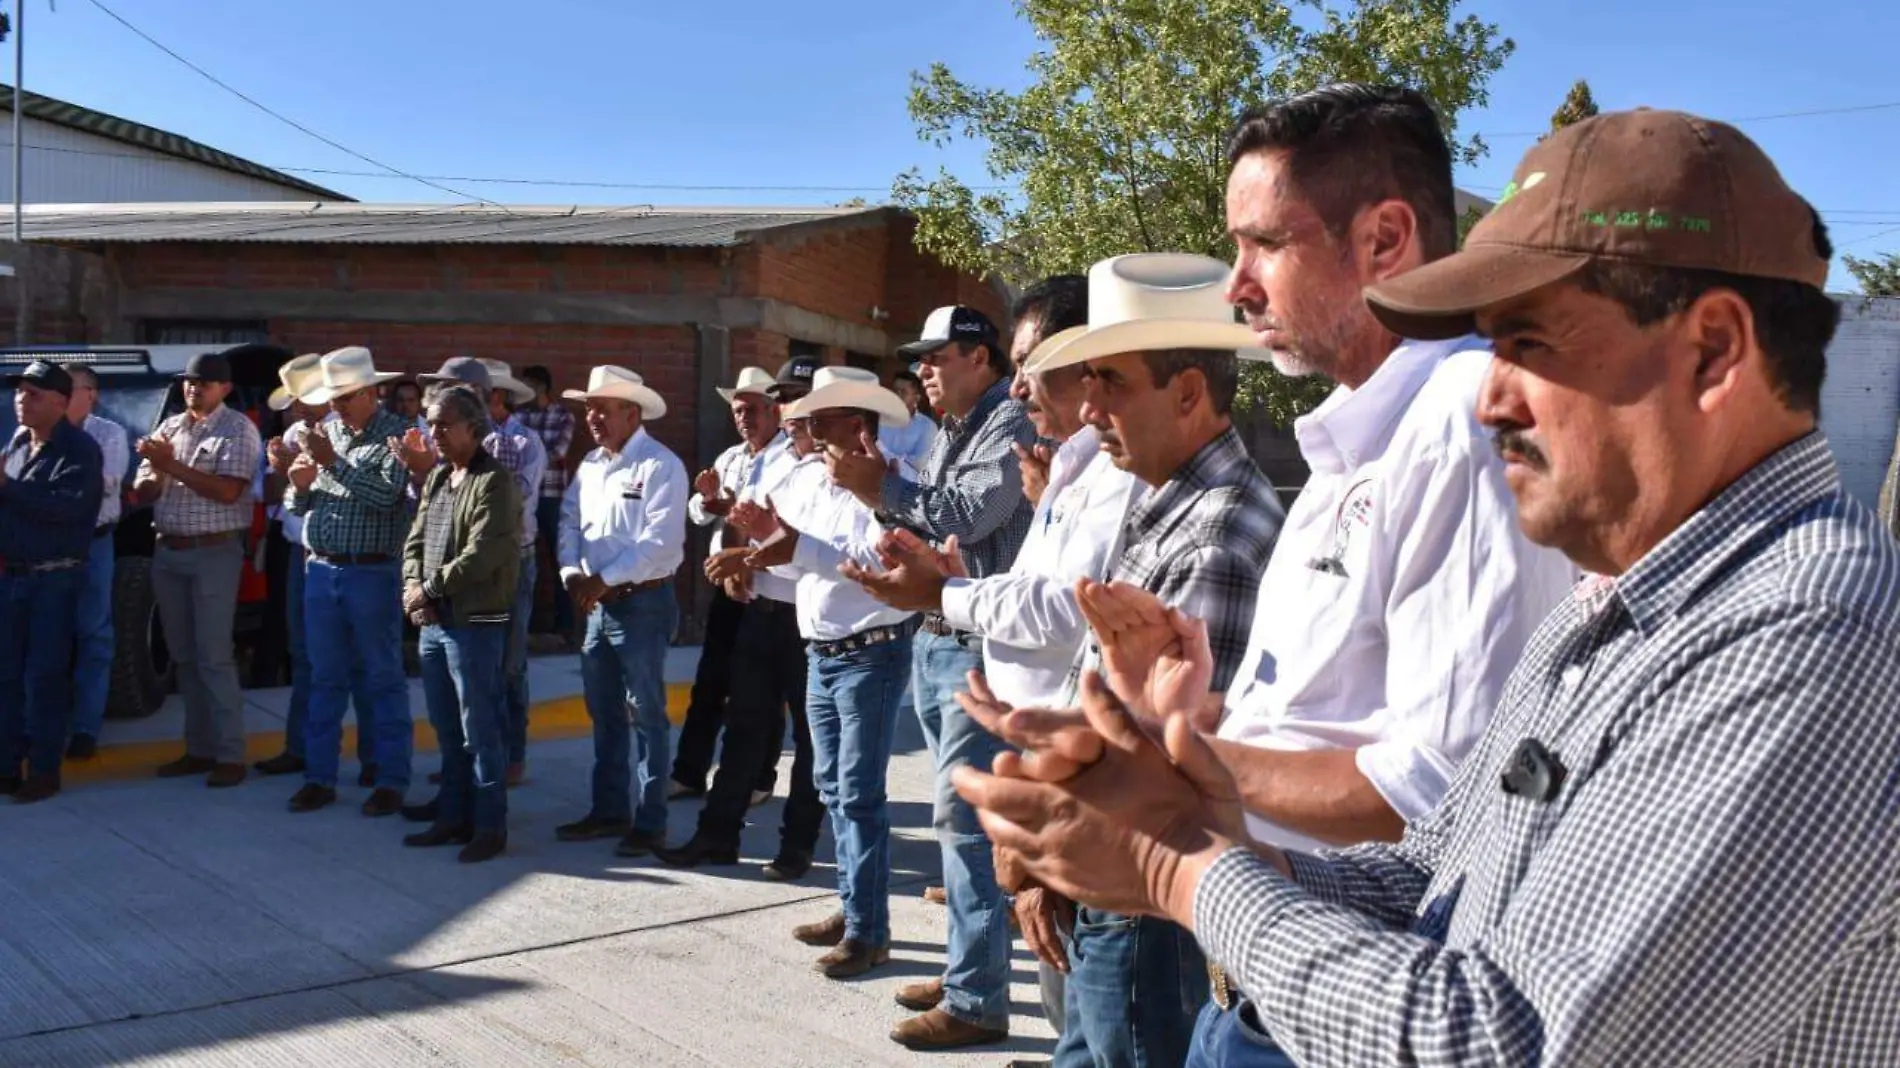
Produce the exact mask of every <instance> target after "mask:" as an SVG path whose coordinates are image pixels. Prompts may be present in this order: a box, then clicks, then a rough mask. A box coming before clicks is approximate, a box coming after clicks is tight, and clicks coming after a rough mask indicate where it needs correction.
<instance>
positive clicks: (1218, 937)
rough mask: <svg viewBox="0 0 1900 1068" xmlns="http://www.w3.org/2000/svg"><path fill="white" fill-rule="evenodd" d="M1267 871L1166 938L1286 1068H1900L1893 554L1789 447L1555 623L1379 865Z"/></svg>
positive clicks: (1828, 476)
mask: <svg viewBox="0 0 1900 1068" xmlns="http://www.w3.org/2000/svg"><path fill="white" fill-rule="evenodd" d="M1530 739H1535V740H1536V741H1538V742H1539V743H1541V744H1542V746H1544V747H1545V749H1546V750H1547V751H1548V752H1549V753H1550V754H1552V755H1553V756H1554V758H1555V763H1554V765H1553V764H1551V763H1549V762H1545V763H1544V764H1543V766H1544V767H1545V768H1546V769H1551V768H1561V769H1562V772H1561V775H1559V776H1557V777H1555V778H1554V780H1553V781H1554V783H1555V788H1554V791H1553V792H1552V793H1550V794H1548V795H1543V796H1540V795H1537V794H1535V793H1534V792H1528V791H1526V790H1525V789H1524V787H1523V783H1524V780H1523V779H1521V778H1518V779H1515V780H1507V779H1506V778H1505V777H1504V775H1505V772H1506V771H1508V770H1510V769H1511V768H1512V767H1513V764H1514V754H1518V753H1520V752H1521V747H1522V746H1523V745H1524V743H1525V742H1526V741H1527V740H1530ZM1519 766H1520V767H1521V766H1522V765H1521V764H1519ZM1511 782H1515V783H1516V786H1515V789H1510V790H1507V789H1506V784H1507V783H1511ZM1546 797H1547V798H1548V799H1546ZM1289 856H1290V859H1291V862H1292V865H1293V870H1294V875H1295V881H1294V882H1288V881H1287V880H1286V879H1284V878H1282V877H1280V876H1279V875H1278V874H1277V873H1275V872H1274V871H1273V869H1272V868H1270V867H1268V866H1267V865H1266V864H1265V863H1264V862H1263V861H1260V860H1258V859H1257V858H1255V857H1253V856H1252V855H1251V854H1249V853H1246V852H1245V851H1242V850H1238V849H1236V850H1233V851H1230V852H1229V853H1228V854H1226V855H1225V856H1223V857H1221V858H1220V859H1219V860H1218V861H1216V862H1215V864H1214V865H1213V866H1212V867H1211V868H1210V869H1209V870H1208V872H1207V873H1206V874H1205V876H1204V877H1203V878H1202V881H1201V884H1200V886H1199V888H1198V890H1197V892H1196V896H1195V903H1194V913H1195V928H1196V932H1197V934H1198V936H1199V938H1200V941H1201V943H1202V945H1203V946H1204V947H1205V948H1206V949H1207V951H1208V953H1209V955H1210V956H1212V957H1214V958H1215V959H1217V960H1219V961H1221V962H1222V963H1223V964H1225V965H1226V966H1227V967H1228V970H1229V971H1230V973H1231V974H1232V975H1233V976H1234V978H1235V981H1236V983H1237V985H1239V986H1240V987H1241V989H1243V990H1245V991H1246V992H1247V994H1248V995H1249V996H1250V997H1251V998H1252V999H1253V1000H1254V1002H1255V1005H1256V1011H1257V1012H1258V1013H1259V1017H1260V1021H1261V1023H1262V1025H1263V1026H1264V1027H1265V1028H1266V1029H1267V1030H1268V1031H1269V1032H1270V1033H1271V1034H1272V1036H1273V1037H1274V1039H1276V1040H1277V1041H1278V1042H1279V1043H1280V1044H1281V1045H1282V1046H1284V1047H1285V1048H1286V1050H1287V1051H1288V1052H1289V1053H1291V1054H1292V1056H1293V1058H1294V1059H1295V1060H1296V1061H1298V1062H1299V1063H1300V1064H1302V1065H1308V1066H1319V1065H1364V1066H1368V1068H1370V1066H1373V1065H1378V1066H1385V1065H1394V1064H1407V1065H1453V1064H1457V1065H1480V1064H1486V1065H1493V1064H1494V1065H1513V1066H1515V1065H1530V1064H1577V1065H1593V1066H1595V1065H1644V1066H1649V1065H1670V1066H1672V1068H1675V1066H1685V1068H1686V1066H1695V1065H1710V1066H1713V1065H1827V1066H1842V1065H1846V1066H1854V1065H1864V1066H1867V1068H1874V1066H1892V1065H1900V545H1896V543H1895V542H1894V539H1893V538H1892V537H1891V536H1890V535H1889V534H1888V533H1887V532H1886V531H1885V530H1883V529H1881V527H1880V525H1879V523H1878V522H1877V520H1876V519H1875V517H1874V516H1873V515H1872V514H1871V513H1870V512H1869V511H1868V510H1867V509H1866V508H1864V507H1862V506H1861V505H1859V504H1857V503H1855V502H1853V501H1852V500H1851V499H1849V498H1848V497H1847V496H1846V495H1845V494H1844V493H1843V492H1842V490H1841V485H1840V479H1839V475H1838V473H1837V471H1836V468H1835V465H1834V460H1833V458H1832V456H1831V455H1830V454H1829V451H1828V445H1827V440H1826V439H1825V437H1823V436H1822V435H1821V434H1820V433H1818V432H1817V433H1814V434H1810V435H1808V436H1807V437H1805V438H1803V439H1802V440H1800V441H1798V442H1795V443H1793V444H1791V445H1789V446H1788V447H1786V448H1785V449H1783V450H1781V451H1780V452H1778V453H1776V454H1775V455H1774V456H1772V457H1770V458H1769V459H1767V460H1766V461H1764V462H1763V463H1762V464H1760V465H1759V466H1757V467H1756V468H1755V469H1754V470H1753V471H1751V472H1749V473H1748V474H1746V475H1744V476H1743V477H1742V478H1741V479H1739V480H1738V481H1736V482H1735V483H1734V484H1733V485H1732V486H1730V487H1729V488H1728V489H1727V490H1725V491H1724V492H1723V493H1722V494H1720V495H1719V496H1718V497H1717V498H1716V499H1715V500H1714V501H1712V502H1711V503H1710V504H1709V505H1708V506H1706V507H1705V508H1703V509H1702V510H1701V511H1700V512H1698V513H1697V514H1696V515H1694V516H1693V517H1691V518H1690V519H1689V520H1688V521H1687V522H1686V523H1684V524H1683V525H1682V526H1681V527H1680V528H1678V529H1677V530H1676V531H1675V532H1673V533H1672V534H1671V535H1670V536H1669V537H1668V538H1666V539H1665V540H1664V541H1663V542H1662V544H1660V545H1658V546H1657V547H1656V548H1655V549H1653V550H1652V551H1651V552H1650V553H1649V554H1648V555H1647V556H1645V557H1644V558H1643V559H1642V560H1640V561H1638V562H1637V563H1636V565H1635V566H1634V567H1632V568H1630V569H1629V571H1628V572H1627V573H1626V574H1624V575H1623V576H1621V577H1620V578H1617V579H1615V580H1614V581H1611V580H1607V579H1596V580H1593V581H1592V582H1590V583H1587V584H1586V585H1585V586H1581V587H1579V589H1578V592H1577V594H1576V595H1575V596H1574V597H1573V598H1572V599H1571V600H1570V601H1568V602H1566V603H1565V604H1563V605H1561V606H1560V607H1559V608H1558V609H1557V610H1556V611H1555V612H1554V613H1553V614H1552V616H1551V617H1550V619H1548V620H1547V621H1546V622H1545V624H1544V626H1543V627H1542V628H1541V629H1540V630H1539V631H1538V633H1537V635H1536V636H1535V637H1534V638H1533V639H1532V641H1531V643H1530V645H1529V647H1528V648H1527V649H1526V651H1525V653H1524V657H1523V660H1522V661H1521V662H1520V664H1519V666H1518V669H1517V671H1516V673H1515V674H1514V675H1513V676H1512V678H1511V682H1510V683H1509V685H1508V686H1507V687H1506V690H1505V693H1504V697H1503V699H1502V703H1501V706H1500V709H1499V712H1498V715H1497V717H1496V719H1495V720H1494V721H1493V723H1492V725H1491V729H1490V730H1489V731H1488V732H1487V733H1486V735H1485V736H1484V739H1483V741H1482V742H1481V743H1480V744H1479V746H1478V747H1477V750H1476V751H1475V752H1474V753H1473V755H1472V757H1471V759H1470V760H1468V761H1467V762H1466V764H1465V765H1464V767H1463V768H1462V769H1461V771H1460V773H1459V775H1458V777H1457V779H1456V780H1455V781H1454V783H1453V785H1452V787H1451V789H1450V792H1449V793H1448V794H1447V795H1446V798H1445V801H1444V803H1443V804H1442V805H1441V806H1440V807H1439V808H1438V809H1437V810H1435V811H1434V812H1432V813H1431V814H1430V815H1428V816H1426V817H1425V818H1424V819H1422V820H1420V821H1419V822H1418V823H1415V824H1414V825H1413V826H1412V827H1411V828H1410V829H1409V830H1408V832H1407V834H1406V836H1405V839H1404V841H1403V842H1401V843H1400V844H1398V845H1396V846H1394V845H1386V844H1373V845H1364V846H1357V847H1354V848H1351V849H1347V850H1342V851H1337V852H1328V853H1325V854H1322V855H1318V856H1307V855H1302V854H1290V855H1289Z"/></svg>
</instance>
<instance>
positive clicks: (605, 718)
mask: <svg viewBox="0 0 1900 1068" xmlns="http://www.w3.org/2000/svg"><path fill="white" fill-rule="evenodd" d="M679 614H680V610H679V602H678V601H676V600H675V599H674V597H673V586H672V584H671V583H668V584H666V585H664V586H660V587H657V588H655V589H651V590H641V591H640V592H639V593H636V594H633V595H631V596H629V597H626V598H623V599H622V600H619V601H615V602H614V603H613V604H610V605H607V604H604V605H600V606H599V607H597V608H595V609H594V611H593V612H592V614H590V615H589V616H588V617H587V637H586V638H585V639H584V640H583V641H582V642H581V688H582V690H584V691H585V693H586V699H587V715H588V718H590V719H592V720H593V721H594V807H593V811H592V812H590V813H589V815H591V816H593V817H594V818H595V819H601V820H626V819H631V820H632V821H633V826H634V829H635V830H638V831H645V832H648V833H650V834H664V833H666V777H667V774H668V772H669V770H670V768H671V764H672V760H673V750H672V739H671V737H670V735H671V732H672V726H673V725H672V724H671V723H669V722H667V719H666V678H665V672H666V649H667V646H669V645H671V644H672V641H673V628H674V626H676V625H677V624H678V623H679ZM629 705H631V706H633V718H634V720H635V722H637V723H638V724H639V732H638V737H639V741H640V750H639V753H638V754H637V756H636V754H634V752H633V732H632V731H631V730H630V728H629V726H628V724H627V706H629ZM630 760H637V762H638V768H639V783H640V804H639V806H638V808H637V809H636V808H635V807H634V805H633V775H632V767H631V766H630V764H629V761H630Z"/></svg>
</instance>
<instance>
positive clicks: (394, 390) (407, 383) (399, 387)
mask: <svg viewBox="0 0 1900 1068" xmlns="http://www.w3.org/2000/svg"><path fill="white" fill-rule="evenodd" d="M405 387H407V388H409V389H413V390H415V391H416V396H417V397H421V396H422V383H420V382H415V381H412V380H410V379H407V378H405V379H403V380H401V381H400V382H397V383H396V384H395V385H393V386H391V387H389V395H390V396H392V397H393V396H395V395H396V394H398V393H401V392H402V391H403V389H404V388H405Z"/></svg>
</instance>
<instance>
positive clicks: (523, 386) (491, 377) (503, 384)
mask: <svg viewBox="0 0 1900 1068" xmlns="http://www.w3.org/2000/svg"><path fill="white" fill-rule="evenodd" d="M482 366H483V367H486V368H488V382H489V388H490V389H505V390H507V391H508V395H509V396H510V397H513V398H514V402H515V403H516V404H526V403H528V402H529V401H531V400H533V399H534V387H533V386H531V385H529V384H527V383H526V382H523V381H522V380H521V379H519V378H516V377H515V373H514V371H512V370H510V369H509V367H508V365H507V364H505V363H503V362H501V361H500V360H490V359H483V360H482ZM482 399H483V400H487V399H488V398H486V397H483V398H482Z"/></svg>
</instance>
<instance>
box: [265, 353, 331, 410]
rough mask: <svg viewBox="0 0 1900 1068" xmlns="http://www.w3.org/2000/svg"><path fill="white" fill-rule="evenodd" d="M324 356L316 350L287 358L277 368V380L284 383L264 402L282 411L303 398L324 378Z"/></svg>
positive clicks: (272, 391)
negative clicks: (321, 364) (322, 365)
mask: <svg viewBox="0 0 1900 1068" xmlns="http://www.w3.org/2000/svg"><path fill="white" fill-rule="evenodd" d="M322 360H323V357H322V356H319V355H318V354H316V353H314V352H306V353H304V354H303V355H302V356H297V357H293V358H292V359H289V360H285V361H284V365H283V366H282V367H279V368H278V369H277V380H278V381H279V382H282V383H283V385H281V386H278V387H277V388H276V389H273V390H271V391H270V397H269V398H268V399H267V400H265V402H264V403H266V404H268V405H270V410H271V411H273V412H281V411H284V410H285V409H287V408H289V407H290V402H291V401H293V400H303V396H304V394H305V393H308V392H310V388H311V387H312V386H315V385H316V384H317V383H318V382H321V381H322V380H323V370H322V368H321V367H320V366H319V365H320V363H321V362H322Z"/></svg>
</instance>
